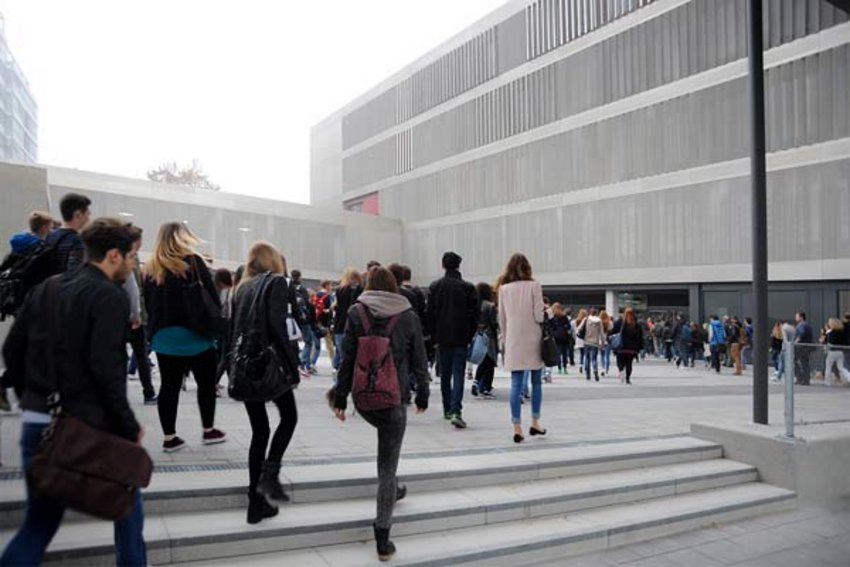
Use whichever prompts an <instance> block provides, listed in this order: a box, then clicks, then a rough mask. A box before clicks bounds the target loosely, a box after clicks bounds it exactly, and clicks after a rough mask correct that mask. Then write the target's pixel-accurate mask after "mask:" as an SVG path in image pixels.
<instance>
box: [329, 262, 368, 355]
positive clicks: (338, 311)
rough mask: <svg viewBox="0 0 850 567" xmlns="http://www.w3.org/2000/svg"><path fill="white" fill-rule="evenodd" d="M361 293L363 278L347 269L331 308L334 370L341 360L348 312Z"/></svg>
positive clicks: (355, 269)
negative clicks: (334, 349)
mask: <svg viewBox="0 0 850 567" xmlns="http://www.w3.org/2000/svg"><path fill="white" fill-rule="evenodd" d="M361 293H363V278H362V277H361V275H360V272H359V271H358V270H357V268H352V267H350V266H349V267H348V268H346V269H345V271H343V273H342V277H341V278H340V279H339V287H337V288H336V293H335V295H336V299H335V300H334V303H333V305H332V307H331V309H333V312H334V315H333V318H334V324H333V333H334V346H335V347H336V356H335V357H334V361H333V367H334V370H336V371H339V365H340V362H341V360H342V339H343V336H344V333H345V326H346V324H348V310H349V309H350V308H351V306H352V305H354V302H355V301H357V298H358V297H360V294H361Z"/></svg>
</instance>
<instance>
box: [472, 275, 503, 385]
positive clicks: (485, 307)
mask: <svg viewBox="0 0 850 567" xmlns="http://www.w3.org/2000/svg"><path fill="white" fill-rule="evenodd" d="M475 289H476V291H477V293H478V301H479V302H480V303H481V307H480V308H479V309H480V311H479V313H480V317H479V319H478V332H483V333H484V334H485V335H487V338H488V339H489V340H488V343H487V356H485V357H484V360H483V361H482V362H481V364H479V365H478V367H477V368H476V369H475V381H474V382H473V383H472V389H473V391H472V395H473V396H481V397H483V398H486V399H493V398H494V397H495V396H494V395H493V378H494V377H495V374H496V363H497V362H498V357H499V344H498V343H499V313H498V309H497V307H496V304H495V303H494V302H493V299H494V294H493V288H492V287H490V284H488V283H484V282H481V283H479V284H478V285H477V286H475Z"/></svg>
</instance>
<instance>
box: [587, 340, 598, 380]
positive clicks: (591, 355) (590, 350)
mask: <svg viewBox="0 0 850 567" xmlns="http://www.w3.org/2000/svg"><path fill="white" fill-rule="evenodd" d="M591 364H593V371H594V372H596V371H597V370H598V369H599V347H595V346H586V345H585V347H584V372H585V374H586V375H587V379H588V380H590V365H591Z"/></svg>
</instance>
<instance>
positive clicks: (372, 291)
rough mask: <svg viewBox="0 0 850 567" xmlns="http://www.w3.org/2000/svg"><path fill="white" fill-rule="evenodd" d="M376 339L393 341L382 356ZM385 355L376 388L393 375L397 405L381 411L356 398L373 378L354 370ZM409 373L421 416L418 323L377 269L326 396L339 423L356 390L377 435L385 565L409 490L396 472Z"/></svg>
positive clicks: (424, 386) (352, 315)
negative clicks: (397, 510) (396, 515)
mask: <svg viewBox="0 0 850 567" xmlns="http://www.w3.org/2000/svg"><path fill="white" fill-rule="evenodd" d="M378 337H387V338H388V339H389V341H388V342H386V343H383V347H382V348H383V349H385V350H383V352H382V353H380V352H377V351H378V350H379V349H378V348H377V347H376V346H375V345H376V339H377V338H378ZM361 349H362V352H361ZM387 350H388V351H389V352H391V353H392V364H393V366H392V368H391V369H390V368H389V367H387V366H386V363H381V364H380V368H378V369H377V373H378V378H377V379H376V380H375V383H376V384H377V383H380V382H381V375H383V376H385V377H387V379H389V378H391V377H393V376H392V374H393V372H391V371H390V370H392V371H394V374H395V376H394V378H395V383H385V384H382V387H383V386H386V387H388V388H391V389H392V390H393V394H397V395H398V398H397V400H396V401H397V403H390V404H382V406H384V407H382V408H381V409H372V408H371V407H370V404H368V403H367V401H370V400H368V399H367V397H366V396H363V397H360V396H359V395H358V394H360V393H363V388H361V386H362V385H363V384H364V383H365V382H368V380H369V378H368V377H367V376H366V375H365V374H358V371H357V370H356V369H355V367H356V366H359V365H360V362H361V361H364V362H365V361H366V358H367V357H368V356H369V355H370V353H371V354H375V355H376V356H375V357H374V358H373V359H370V360H373V361H374V360H375V359H376V358H378V356H377V355H379V354H383V355H386V354H387ZM361 357H362V358H361ZM381 358H384V357H381ZM385 372H386V373H385ZM409 372H412V373H413V374H415V375H416V399H415V403H416V413H417V414H421V413H423V412H425V410H426V409H428V396H429V382H430V376H429V374H428V360H427V358H426V356H425V343H424V341H423V340H422V330H421V328H420V325H419V319H418V317H417V315H416V313H414V311H413V310H412V309H411V305H410V302H409V301H408V300H407V298H405V297H404V296H403V295H401V294H399V293H398V284H397V283H396V280H395V277H394V276H393V274H392V273H391V272H390V271H389V270H387V269H386V268H380V267H378V268H373V269H372V270H371V271H370V272H369V276H368V279H367V282H366V290H365V291H364V292H363V293H362V294H361V295H360V297H359V298H358V300H357V304H356V305H355V306H354V307H352V308H351V309H349V311H348V324H347V326H346V328H345V336H344V338H343V341H342V362H341V364H340V367H339V373H338V374H337V383H336V386H335V388H333V389H331V391H330V392H328V399H329V402H331V403H332V404H333V409H334V414H335V415H336V417H337V419H339V420H340V421H345V410H346V407H347V404H348V394H349V392H352V390H353V398H354V407H355V409H356V410H357V412H358V413H359V414H360V416H361V417H363V419H364V420H366V422H368V423H369V424H370V425H372V426H373V427H374V428H375V429H377V432H378V499H377V514H376V517H375V523H374V524H373V530H374V533H375V542H376V547H377V552H378V559H380V560H381V561H387V560H389V559H390V557H392V555H393V554H394V553H395V550H396V549H395V545H393V542H391V541H390V540H389V537H390V529H391V525H392V517H393V508H394V507H395V503H396V502H397V501H398V500H401V499H402V498H404V496H405V495H406V494H407V488H406V487H404V486H399V485H398V479H397V477H396V471H397V470H398V459H399V456H400V455H401V445H402V441H403V440H404V432H405V429H406V427H407V404H408V402H409V401H410V397H411V392H410V382H409V380H408V378H407V377H408V374H409ZM396 388H397V390H396ZM393 397H394V396H393Z"/></svg>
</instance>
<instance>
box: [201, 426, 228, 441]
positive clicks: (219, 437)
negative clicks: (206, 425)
mask: <svg viewBox="0 0 850 567" xmlns="http://www.w3.org/2000/svg"><path fill="white" fill-rule="evenodd" d="M226 440H227V434H226V433H225V432H224V431H220V430H218V429H210V430H209V431H204V439H203V441H204V445H215V444H217V443H224V442H225V441H226Z"/></svg>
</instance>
